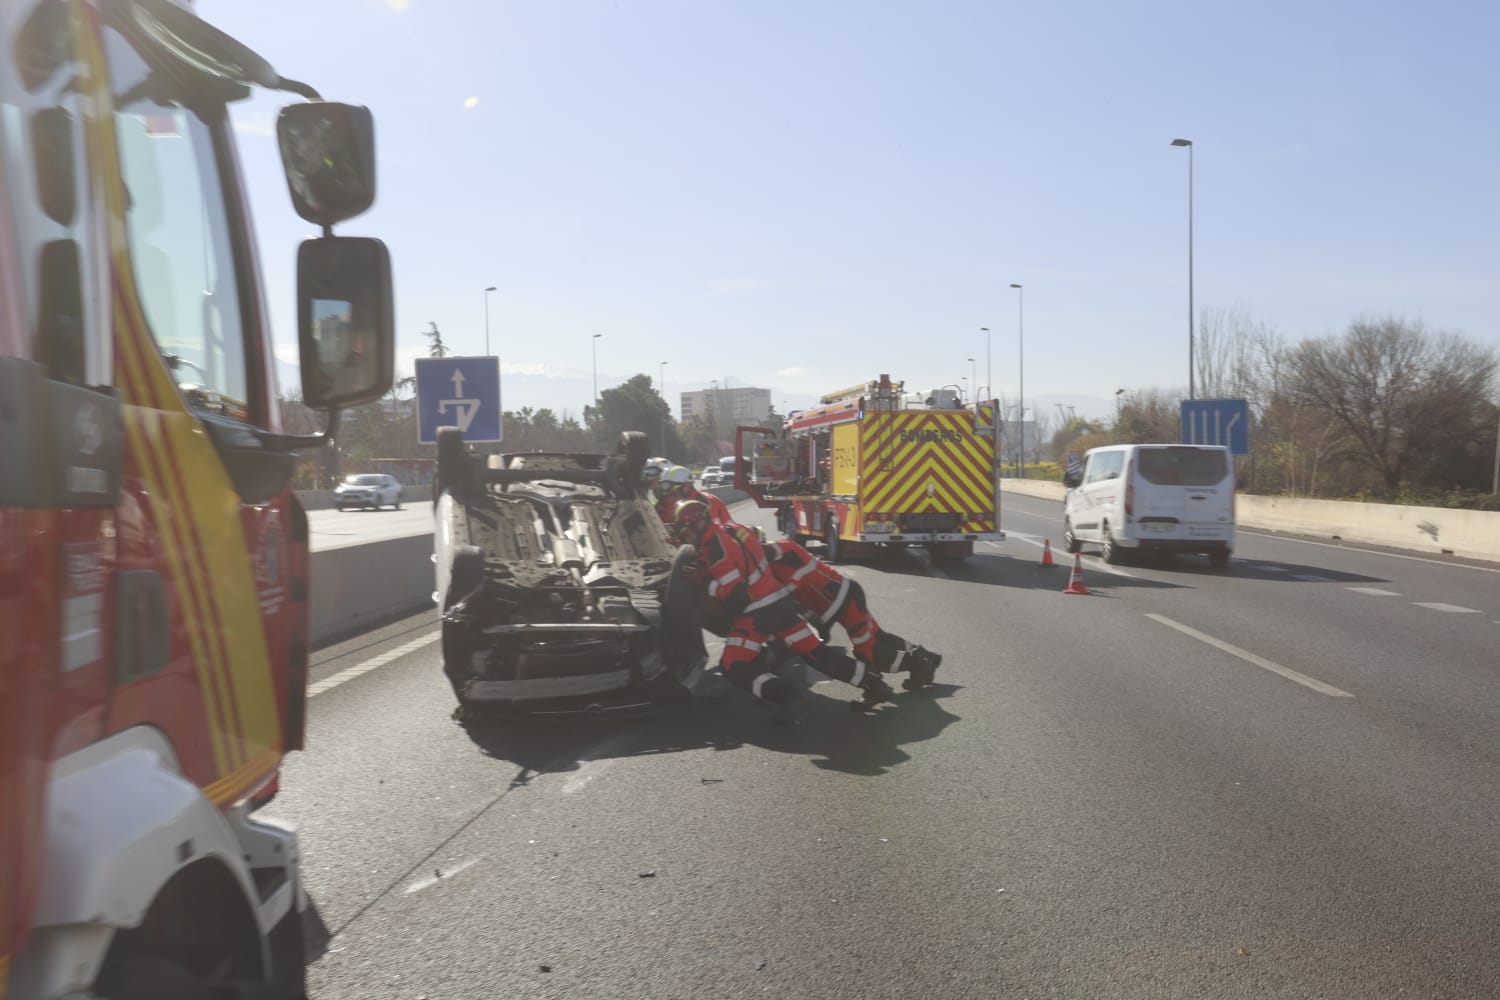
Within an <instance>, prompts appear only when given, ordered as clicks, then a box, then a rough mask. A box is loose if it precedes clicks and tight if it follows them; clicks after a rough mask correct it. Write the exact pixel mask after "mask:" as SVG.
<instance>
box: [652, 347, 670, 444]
mask: <svg viewBox="0 0 1500 1000" xmlns="http://www.w3.org/2000/svg"><path fill="white" fill-rule="evenodd" d="M656 386H657V388H658V389H659V390H660V391H661V401H662V402H663V403H666V406H665V407H664V408H663V409H662V411H661V454H662V457H663V458H666V457H667V417H668V416H669V415H670V414H671V412H672V404H671V403H667V363H666V362H665V361H662V362H659V363H658V364H657V376H656Z"/></svg>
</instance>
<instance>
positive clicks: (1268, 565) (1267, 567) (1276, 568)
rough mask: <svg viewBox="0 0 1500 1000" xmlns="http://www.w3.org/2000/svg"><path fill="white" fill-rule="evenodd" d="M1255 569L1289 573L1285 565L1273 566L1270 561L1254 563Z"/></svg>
mask: <svg viewBox="0 0 1500 1000" xmlns="http://www.w3.org/2000/svg"><path fill="white" fill-rule="evenodd" d="M1255 568H1256V569H1260V570H1265V571H1266V572H1267V573H1290V572H1291V570H1289V569H1287V568H1286V567H1285V566H1273V565H1272V564H1271V563H1256V564H1255Z"/></svg>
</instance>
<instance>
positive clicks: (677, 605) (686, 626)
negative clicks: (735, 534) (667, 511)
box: [658, 545, 708, 681]
mask: <svg viewBox="0 0 1500 1000" xmlns="http://www.w3.org/2000/svg"><path fill="white" fill-rule="evenodd" d="M697 562H698V550H697V549H696V548H694V547H693V546H691V545H683V546H681V547H679V548H678V549H677V553H676V554H675V555H674V556H673V557H672V569H671V571H670V572H669V573H668V575H667V586H666V589H665V591H663V593H662V602H661V636H660V639H659V643H658V647H659V648H660V650H661V657H662V661H663V662H664V663H665V664H666V665H667V670H668V672H669V673H671V675H672V676H673V677H674V678H675V679H676V680H678V681H683V680H685V679H687V677H688V675H689V674H691V673H692V672H693V669H694V668H695V667H697V666H698V664H700V663H702V662H703V661H704V660H705V659H706V658H707V656H708V650H707V648H706V647H705V646H704V645H703V588H702V587H701V586H699V584H698V581H697V579H696V574H695V573H694V567H695V566H696V565H697Z"/></svg>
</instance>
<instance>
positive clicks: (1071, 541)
mask: <svg viewBox="0 0 1500 1000" xmlns="http://www.w3.org/2000/svg"><path fill="white" fill-rule="evenodd" d="M1063 545H1065V546H1067V549H1068V555H1070V556H1071V555H1076V554H1077V553H1079V552H1082V551H1083V543H1082V542H1080V541H1079V540H1078V536H1077V535H1075V534H1073V522H1072V521H1070V520H1069V519H1068V518H1066V517H1065V518H1063Z"/></svg>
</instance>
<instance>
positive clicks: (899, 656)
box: [890, 649, 906, 674]
mask: <svg viewBox="0 0 1500 1000" xmlns="http://www.w3.org/2000/svg"><path fill="white" fill-rule="evenodd" d="M905 659H906V650H905V649H898V650H896V658H895V659H894V660H892V661H891V671H890V672H891V673H893V674H894V673H895V672H896V671H898V670H900V669H901V661H903V660H905Z"/></svg>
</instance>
